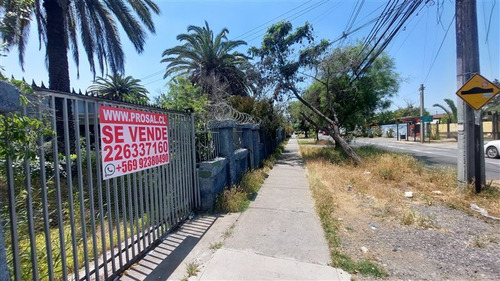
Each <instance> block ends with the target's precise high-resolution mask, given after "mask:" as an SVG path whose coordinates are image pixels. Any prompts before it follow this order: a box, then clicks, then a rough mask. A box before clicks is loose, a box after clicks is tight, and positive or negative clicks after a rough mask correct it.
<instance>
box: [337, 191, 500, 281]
mask: <svg viewBox="0 0 500 281" xmlns="http://www.w3.org/2000/svg"><path fill="white" fill-rule="evenodd" d="M356 201H357V200H356ZM358 204H359V205H358V207H359V208H361V209H364V211H361V213H362V214H364V217H363V218H359V217H358V218H356V219H355V218H353V217H350V218H349V214H347V213H345V214H344V223H343V226H344V227H346V228H345V230H344V231H343V234H342V238H341V239H342V247H343V248H344V250H345V251H346V252H348V253H349V255H351V256H353V257H355V258H357V259H363V258H366V259H369V260H374V261H376V262H377V263H378V264H379V266H380V267H382V268H383V269H384V270H385V271H386V272H387V273H388V277H386V278H387V279H389V280H500V222H498V221H493V220H490V219H487V218H481V217H479V216H476V215H471V214H467V213H465V212H463V211H460V210H454V209H450V208H449V207H446V206H443V205H440V204H437V203H434V204H433V205H432V206H428V205H424V204H420V205H416V204H414V205H411V209H412V210H413V211H414V212H415V213H417V214H418V215H419V216H421V217H425V218H427V219H428V220H431V221H432V226H433V227H432V228H424V227H421V226H419V225H418V224H415V225H409V226H408V225H403V224H402V223H401V222H400V221H398V220H394V219H392V220H391V219H388V218H387V217H383V216H379V215H377V212H375V211H374V209H373V208H372V207H370V205H371V204H369V203H368V204H367V201H366V200H362V201H358ZM358 215H359V213H358ZM370 223H371V224H375V225H376V228H375V229H374V228H373V227H371V226H370ZM361 247H366V248H367V249H368V251H367V252H366V253H364V252H363V251H360V250H359V249H360V248H361ZM355 278H356V279H357V280H360V279H361V280H369V279H374V277H366V276H360V275H356V276H355Z"/></svg>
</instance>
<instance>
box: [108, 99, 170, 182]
mask: <svg viewBox="0 0 500 281" xmlns="http://www.w3.org/2000/svg"><path fill="white" fill-rule="evenodd" d="M99 123H100V132H101V149H102V151H101V153H102V172H103V179H105V180H107V179H111V178H114V177H118V176H123V175H126V174H130V173H133V172H137V171H141V170H144V169H147V168H151V167H156V166H159V165H162V164H166V163H168V162H169V153H168V152H169V151H168V119H167V115H165V114H158V113H151V112H145V111H138V110H130V109H124V108H116V107H109V106H100V107H99Z"/></svg>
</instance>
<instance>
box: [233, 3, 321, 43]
mask: <svg viewBox="0 0 500 281" xmlns="http://www.w3.org/2000/svg"><path fill="white" fill-rule="evenodd" d="M311 1H312V0H309V1H307V2H305V3H303V4H301V5H299V6H297V7H295V8H293V9H291V10H288V11H287V12H285V13H283V14H281V15H279V16H277V17H275V18H273V19H271V20H269V21H266V22H265V23H263V24H261V25H259V26H257V27H254V28H252V29H250V30H248V31H246V32H245V33H242V34H240V35H238V36H236V37H235V38H234V40H237V39H238V38H241V37H243V36H244V35H246V34H248V33H250V32H252V31H254V30H256V29H259V28H261V27H263V26H265V25H267V24H268V23H271V22H273V21H275V20H277V19H279V18H281V17H282V16H284V15H286V14H288V13H290V12H292V11H295V10H297V9H298V8H300V7H302V6H304V5H306V4H307V3H309V2H311Z"/></svg>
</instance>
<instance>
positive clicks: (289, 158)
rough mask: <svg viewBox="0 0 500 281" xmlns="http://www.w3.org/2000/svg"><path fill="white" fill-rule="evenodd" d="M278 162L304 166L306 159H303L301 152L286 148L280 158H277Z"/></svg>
mask: <svg viewBox="0 0 500 281" xmlns="http://www.w3.org/2000/svg"><path fill="white" fill-rule="evenodd" d="M276 164H279V165H288V166H292V167H302V166H304V161H303V160H302V156H301V155H300V152H295V151H290V150H285V151H283V153H282V154H281V156H280V158H279V159H278V160H276Z"/></svg>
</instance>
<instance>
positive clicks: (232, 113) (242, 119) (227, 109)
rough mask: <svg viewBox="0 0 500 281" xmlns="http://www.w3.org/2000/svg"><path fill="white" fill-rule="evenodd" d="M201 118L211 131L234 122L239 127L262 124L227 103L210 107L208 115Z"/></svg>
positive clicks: (219, 103)
mask: <svg viewBox="0 0 500 281" xmlns="http://www.w3.org/2000/svg"><path fill="white" fill-rule="evenodd" d="M199 117H200V118H201V119H202V120H204V121H205V124H206V125H207V126H208V127H209V128H211V129H214V128H218V127H222V126H225V125H226V124H227V123H228V122H234V123H236V124H238V125H257V124H260V123H261V120H260V119H259V118H257V117H255V116H251V115H250V114H247V113H244V112H240V111H238V110H236V109H234V108H233V107H232V106H231V105H229V104H227V103H225V102H217V103H214V104H211V105H209V108H208V110H207V111H206V113H205V114H203V116H199Z"/></svg>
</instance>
